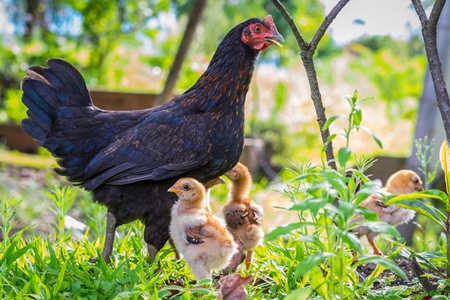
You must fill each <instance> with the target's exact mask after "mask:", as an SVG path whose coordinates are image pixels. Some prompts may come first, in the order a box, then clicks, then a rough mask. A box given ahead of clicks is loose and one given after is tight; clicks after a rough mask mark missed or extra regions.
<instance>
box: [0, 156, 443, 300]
mask: <svg viewBox="0 0 450 300" xmlns="http://www.w3.org/2000/svg"><path fill="white" fill-rule="evenodd" d="M33 159H34V158H33ZM11 161H13V160H11ZM20 170H22V167H19V168H17V166H15V167H14V168H12V167H11V166H10V165H9V166H6V165H3V172H0V200H1V202H0V226H1V233H2V234H3V236H4V237H5V238H4V240H3V241H2V242H1V243H0V298H2V299H198V298H201V299H216V297H217V293H218V282H217V279H213V280H212V281H206V282H200V283H195V280H194V277H193V276H192V274H191V272H190V271H189V269H188V267H187V266H186V264H185V262H184V260H177V259H176V258H175V255H174V252H173V250H172V248H171V247H170V246H168V245H167V246H166V247H164V248H163V249H162V250H161V251H160V252H159V253H158V257H157V262H156V263H150V262H148V260H147V256H146V252H145V250H144V249H145V248H146V247H145V243H144V241H143V238H142V233H143V229H144V227H143V225H142V224H141V223H140V222H133V223H131V224H127V225H124V226H121V227H120V228H119V229H118V230H117V238H116V242H115V244H114V250H113V257H112V264H111V265H106V264H105V263H104V261H103V260H100V261H99V262H98V263H96V264H93V263H89V259H90V258H92V257H96V256H99V255H100V253H101V249H102V246H103V241H104V240H103V236H104V232H105V219H106V208H105V207H103V206H101V205H98V204H96V203H94V202H93V201H91V197H90V194H89V193H87V192H84V191H82V190H81V189H79V188H71V187H67V182H65V181H64V180H61V179H56V177H55V176H54V173H53V172H48V169H44V171H39V172H38V173H37V174H34V173H31V175H26V176H25V177H24V174H22V173H21V171H20ZM46 170H47V171H46ZM362 173H364V172H362ZM8 174H9V176H8ZM26 174H28V173H26ZM33 174H34V175H33ZM27 176H31V179H30V178H29V177H27ZM33 176H34V177H33ZM283 179H284V181H285V183H286V185H285V186H284V188H283V189H282V191H281V192H280V193H281V194H282V195H283V196H284V197H286V198H288V199H290V201H291V206H290V207H285V208H283V209H280V210H279V213H280V214H285V215H286V216H288V215H289V216H292V215H295V216H296V218H297V221H296V222H293V223H290V224H286V225H285V226H279V227H277V228H275V229H274V230H272V231H271V232H267V233H266V238H265V240H264V243H263V244H262V245H261V246H259V247H257V248H256V251H255V252H256V253H255V258H254V262H253V264H252V266H251V268H250V269H249V270H246V269H245V267H243V266H240V267H239V268H238V272H239V273H241V274H242V275H243V276H247V275H249V274H253V275H254V280H253V282H252V283H251V284H250V285H249V286H246V291H247V297H248V299H401V298H408V299H422V298H423V297H424V296H426V295H428V294H427V293H425V292H424V291H423V288H422V287H421V285H420V283H419V282H418V280H417V278H416V279H413V282H412V283H411V284H412V286H402V285H400V286H398V285H395V280H396V278H398V277H399V276H400V277H404V275H405V274H404V273H403V270H402V269H400V268H398V266H397V265H396V264H395V263H394V262H393V258H395V257H398V256H401V255H403V256H405V253H407V255H409V256H415V257H417V258H418V259H419V263H420V264H421V266H422V267H423V268H424V270H425V271H427V270H429V269H433V268H437V270H438V271H439V270H440V271H442V270H443V269H444V268H445V266H446V264H448V261H447V260H446V258H445V253H446V245H447V240H446V237H445V235H444V234H440V233H439V232H438V233H436V234H434V235H433V234H432V233H431V232H429V231H428V230H427V232H426V233H427V235H426V238H422V237H425V232H424V230H425V229H426V228H428V227H429V226H431V225H432V224H429V225H425V224H423V223H421V225H420V226H419V229H418V230H417V231H416V235H415V237H416V238H415V242H416V244H415V245H413V246H412V247H406V246H404V245H403V244H402V241H401V239H399V238H397V237H396V231H395V230H394V229H393V228H390V227H389V226H385V225H383V224H382V223H380V222H377V220H376V219H374V218H373V216H372V215H370V213H367V212H365V214H366V217H367V218H368V219H369V220H371V221H372V222H374V223H372V224H375V225H374V226H378V228H379V230H381V231H383V232H385V234H384V235H383V239H381V238H380V239H378V240H377V243H378V244H379V246H380V245H381V247H382V248H383V249H386V248H387V249H388V251H386V250H385V253H387V255H388V256H386V257H378V256H373V255H370V254H367V253H368V252H369V250H368V249H367V247H366V246H365V245H364V244H362V243H360V241H359V240H357V239H355V238H354V236H352V235H351V234H349V233H348V230H349V229H350V228H351V224H350V220H351V218H352V215H353V213H354V212H355V211H357V210H358V209H359V208H358V205H357V204H358V203H359V202H360V201H362V200H363V199H364V198H365V197H366V195H367V194H370V193H372V192H373V190H374V189H376V188H377V187H378V186H379V182H377V181H369V180H368V179H367V178H365V180H367V182H366V184H365V188H364V189H363V190H362V191H360V192H359V193H355V191H354V186H353V185H352V184H351V182H350V181H349V179H348V178H346V177H345V176H343V174H341V173H338V172H336V171H332V170H328V169H322V168H321V167H318V166H311V165H309V164H307V163H298V164H297V165H296V166H295V168H294V169H293V170H291V171H289V170H286V171H284V172H283ZM58 186H62V187H58ZM265 189H271V187H270V186H267V185H260V184H256V188H255V189H254V190H253V191H252V192H253V193H259V192H262V191H264V190H265ZM1 191H2V192H1ZM212 192H213V195H214V196H215V197H216V198H220V200H221V201H220V203H223V199H224V198H225V197H226V192H227V189H226V187H225V186H222V187H220V188H219V187H218V188H217V189H214V190H213V191H212ZM336 196H339V197H340V198H341V205H340V207H339V208H336V207H334V206H332V205H331V203H332V202H333V200H334V198H335V197H336ZM359 213H362V212H361V211H359ZM65 216H72V217H74V218H76V219H78V220H82V221H83V222H84V223H85V224H87V225H88V229H87V230H86V232H84V233H82V234H81V237H78V238H76V237H75V235H74V234H72V232H71V230H67V229H66V227H65ZM269 218H270V216H267V219H269ZM419 220H421V222H422V221H423V218H419ZM430 228H434V227H430ZM436 231H437V230H436ZM430 241H433V242H430ZM352 249H356V250H357V251H358V252H359V253H360V254H359V257H358V260H359V262H355V260H354V259H353V257H352V255H351V251H352ZM368 262H373V263H376V264H378V266H377V268H376V269H375V271H374V273H373V275H372V276H369V277H368V278H366V279H361V278H360V277H359V274H358V272H359V271H358V269H357V267H358V265H359V264H366V263H368ZM386 269H390V270H392V271H393V272H394V274H393V275H391V276H389V277H386V278H383V279H382V280H380V279H379V277H380V274H381V272H382V271H383V270H386ZM442 272H444V271H442ZM433 274H435V273H433ZM433 274H431V273H430V276H435V275H433ZM442 274H443V276H440V278H439V280H438V281H437V282H438V287H437V290H436V291H434V292H432V293H431V294H432V295H438V294H442V295H446V296H449V294H450V283H449V282H448V280H446V279H445V278H446V276H445V275H446V274H445V272H444V273H442ZM180 282H182V283H184V285H180ZM374 283H377V286H376V288H374ZM433 299H439V298H437V297H436V296H435V298H433Z"/></svg>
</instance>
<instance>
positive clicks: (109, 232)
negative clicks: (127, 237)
mask: <svg viewBox="0 0 450 300" xmlns="http://www.w3.org/2000/svg"><path fill="white" fill-rule="evenodd" d="M116 228H117V219H116V217H115V216H114V215H113V214H112V213H111V212H108V214H107V216H106V238H105V244H104V245H103V251H102V257H103V260H104V261H105V263H107V264H110V263H111V253H112V250H113V247H114V237H115V234H116ZM97 261H98V257H96V258H91V259H90V260H89V262H91V263H95V262H97Z"/></svg>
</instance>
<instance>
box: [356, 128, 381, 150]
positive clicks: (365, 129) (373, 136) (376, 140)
mask: <svg viewBox="0 0 450 300" xmlns="http://www.w3.org/2000/svg"><path fill="white" fill-rule="evenodd" d="M355 128H360V129H362V130H364V131H365V132H367V133H368V134H370V135H371V136H372V138H373V139H374V141H375V143H377V145H378V147H380V148H381V149H383V144H382V143H381V140H380V139H379V138H377V137H376V136H375V134H373V132H372V131H371V130H370V129H369V128H367V127H366V126H363V125H359V126H355Z"/></svg>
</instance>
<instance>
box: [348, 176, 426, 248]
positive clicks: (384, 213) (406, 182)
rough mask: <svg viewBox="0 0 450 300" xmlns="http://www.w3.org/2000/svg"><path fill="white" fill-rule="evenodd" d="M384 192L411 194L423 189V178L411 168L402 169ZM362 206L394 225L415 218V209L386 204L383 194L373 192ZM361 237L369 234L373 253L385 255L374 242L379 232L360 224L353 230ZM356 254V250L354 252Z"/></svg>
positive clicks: (390, 180) (355, 220) (358, 218)
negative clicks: (382, 199) (382, 198)
mask: <svg viewBox="0 0 450 300" xmlns="http://www.w3.org/2000/svg"><path fill="white" fill-rule="evenodd" d="M381 191H382V193H383V194H387V195H390V194H395V195H400V194H411V193H413V192H415V191H417V192H420V191H423V187H422V180H420V177H419V175H417V174H416V173H415V172H413V171H411V170H401V171H398V172H397V173H394V174H393V175H391V177H389V179H388V180H387V182H386V185H385V187H384V188H382V189H381ZM360 206H363V207H366V208H368V209H370V210H372V211H374V212H375V213H376V214H377V216H378V219H380V221H384V222H386V223H388V224H389V225H392V226H397V225H400V224H403V223H408V222H409V221H410V220H411V219H412V218H414V215H415V212H414V211H413V210H409V209H405V208H401V207H398V206H396V205H385V204H384V203H383V202H381V196H380V195H375V194H372V195H370V196H369V197H368V198H367V199H366V200H364V201H363V202H361V204H360ZM363 219H364V217H363V216H359V217H357V218H355V219H354V220H353V221H352V223H355V222H361V221H363ZM352 232H353V233H355V234H356V235H357V236H358V237H359V238H361V237H362V236H364V235H365V236H367V241H368V242H369V244H370V246H372V248H373V253H374V254H376V255H383V254H382V253H381V252H380V250H379V249H378V248H377V246H376V245H375V243H374V239H375V237H377V236H378V234H379V233H378V232H374V231H371V230H370V228H369V227H367V226H359V227H357V228H355V229H353V230H352ZM353 256H356V252H353Z"/></svg>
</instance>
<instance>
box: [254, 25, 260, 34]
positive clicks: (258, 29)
mask: <svg viewBox="0 0 450 300" xmlns="http://www.w3.org/2000/svg"><path fill="white" fill-rule="evenodd" d="M254 31H255V32H256V33H260V32H261V27H260V26H258V25H256V26H255V29H254Z"/></svg>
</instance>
